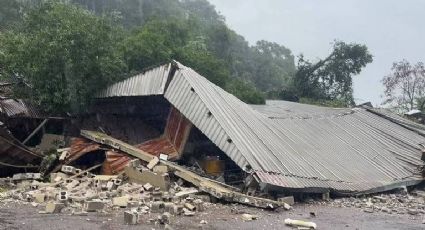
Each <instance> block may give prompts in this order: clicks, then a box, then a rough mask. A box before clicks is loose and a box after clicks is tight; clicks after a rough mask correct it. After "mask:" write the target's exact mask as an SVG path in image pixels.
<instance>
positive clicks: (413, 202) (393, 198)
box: [331, 190, 425, 215]
mask: <svg viewBox="0 0 425 230" xmlns="http://www.w3.org/2000/svg"><path fill="white" fill-rule="evenodd" d="M331 205H332V206H335V207H355V208H359V209H362V210H363V211H364V212H367V213H373V212H384V213H390V214H391V213H392V214H410V215H421V214H425V191H422V190H414V191H412V192H410V193H409V194H408V193H407V192H399V193H393V194H379V195H375V196H371V197H364V198H355V197H348V198H341V199H335V200H332V201H331Z"/></svg>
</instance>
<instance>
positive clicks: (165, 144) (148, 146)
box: [137, 137, 178, 159]
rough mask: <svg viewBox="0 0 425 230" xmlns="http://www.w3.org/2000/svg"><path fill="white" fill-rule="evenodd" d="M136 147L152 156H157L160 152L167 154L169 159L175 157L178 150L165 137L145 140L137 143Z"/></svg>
mask: <svg viewBox="0 0 425 230" xmlns="http://www.w3.org/2000/svg"><path fill="white" fill-rule="evenodd" d="M137 148H138V149H141V150H143V151H145V152H147V153H149V154H151V155H153V156H159V154H161V153H162V154H167V155H168V157H169V159H175V158H177V156H178V152H177V150H176V149H175V148H174V145H173V144H172V143H171V142H170V141H169V140H168V139H167V138H165V137H160V138H156V139H153V140H149V141H146V142H144V143H143V144H141V145H138V146H137Z"/></svg>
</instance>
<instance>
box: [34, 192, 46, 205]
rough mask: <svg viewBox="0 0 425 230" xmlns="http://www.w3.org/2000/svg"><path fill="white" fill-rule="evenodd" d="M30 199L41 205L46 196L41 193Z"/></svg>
mask: <svg viewBox="0 0 425 230" xmlns="http://www.w3.org/2000/svg"><path fill="white" fill-rule="evenodd" d="M32 197H33V199H34V201H35V202H37V203H43V202H44V201H45V200H46V194H43V193H34V194H32Z"/></svg>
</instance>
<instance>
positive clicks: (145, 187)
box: [143, 183, 154, 191]
mask: <svg viewBox="0 0 425 230" xmlns="http://www.w3.org/2000/svg"><path fill="white" fill-rule="evenodd" d="M143 189H144V190H145V191H153V189H154V187H153V186H152V185H151V184H149V183H146V184H144V185H143Z"/></svg>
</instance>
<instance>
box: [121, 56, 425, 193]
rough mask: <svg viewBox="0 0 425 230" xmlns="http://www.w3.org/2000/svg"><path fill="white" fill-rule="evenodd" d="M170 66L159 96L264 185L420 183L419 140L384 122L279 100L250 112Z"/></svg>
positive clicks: (363, 113) (361, 187)
mask: <svg viewBox="0 0 425 230" xmlns="http://www.w3.org/2000/svg"><path fill="white" fill-rule="evenodd" d="M170 66H171V65H170ZM172 66H174V65H172ZM176 66H177V67H176V68H177V70H176V71H175V72H173V76H171V82H170V84H169V86H168V88H167V89H166V92H165V94H164V97H165V98H166V99H167V100H168V101H169V102H170V103H171V104H172V105H173V106H174V107H175V108H176V109H178V110H179V111H180V112H181V113H182V114H183V115H184V116H185V117H186V118H187V119H189V120H190V121H191V122H192V123H193V125H195V126H196V127H197V128H198V129H199V130H200V131H201V132H203V133H204V134H205V135H206V136H207V137H208V138H209V139H210V140H211V141H212V142H213V143H214V144H216V145H217V146H218V147H219V148H220V149H221V150H222V151H223V152H224V153H225V154H227V155H228V156H229V157H230V158H231V159H232V160H233V161H234V162H235V163H236V164H237V165H238V166H239V167H241V168H242V169H243V170H245V171H247V172H254V173H255V174H256V175H257V178H258V179H259V180H260V182H261V183H263V184H266V185H271V186H280V187H286V188H294V189H296V188H302V189H317V188H320V189H334V190H338V191H340V192H351V193H355V192H359V191H363V192H364V191H370V190H372V189H377V188H388V186H390V185H397V184H400V183H407V182H409V181H415V183H416V182H417V181H419V180H420V179H421V178H422V177H421V176H420V173H421V170H422V168H423V166H424V162H423V161H422V160H421V159H420V158H421V149H420V146H419V144H421V143H424V142H425V138H424V136H421V135H418V133H417V132H415V131H412V130H409V129H405V128H403V127H402V126H400V125H399V124H398V123H396V122H394V121H392V120H389V119H387V118H386V117H384V116H381V115H379V114H376V113H372V112H370V111H369V110H367V109H364V108H355V109H349V108H344V109H335V108H323V107H318V106H311V105H302V104H298V103H292V102H284V101H268V102H267V104H266V105H263V106H250V105H247V104H245V103H243V102H242V101H240V100H239V99H237V98H236V97H234V96H233V95H231V94H229V93H227V92H225V91H224V90H223V89H221V88H219V87H218V86H216V85H214V84H213V83H211V82H210V81H208V80H207V79H206V78H204V77H202V76H201V75H199V74H198V73H196V72H195V71H194V70H192V69H190V68H188V67H185V66H183V65H181V64H179V63H177V65H176ZM161 68H163V67H159V69H158V70H152V71H154V72H155V71H159V70H160V69H161ZM169 71H171V70H169ZM145 76H146V78H151V76H150V74H149V73H148V74H147V75H140V76H138V77H137V78H138V81H139V82H144V81H145V80H144V79H143V78H144V77H145ZM157 79H160V78H157ZM149 84H151V85H153V83H149ZM127 89H130V91H131V92H130V93H127V92H125V91H124V88H123V89H122V91H121V93H120V95H134V94H135V93H134V92H135V90H133V88H128V87H127ZM138 95H139V96H140V95H147V94H143V93H139V94H138Z"/></svg>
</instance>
